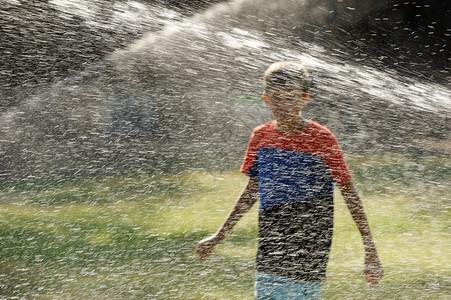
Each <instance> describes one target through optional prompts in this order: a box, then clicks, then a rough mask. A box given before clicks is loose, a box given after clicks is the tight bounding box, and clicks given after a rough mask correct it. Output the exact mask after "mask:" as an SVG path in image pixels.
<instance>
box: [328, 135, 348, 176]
mask: <svg viewBox="0 0 451 300" xmlns="http://www.w3.org/2000/svg"><path fill="white" fill-rule="evenodd" d="M323 158H324V159H325V161H326V163H327V164H328V166H329V169H330V172H331V175H332V177H333V178H334V180H335V182H336V183H337V184H338V185H342V184H344V183H345V182H346V181H348V180H349V179H351V178H352V174H351V172H350V171H349V168H348V166H347V165H346V162H345V160H344V157H343V151H342V150H341V148H340V145H339V144H338V141H337V139H336V138H335V136H334V135H333V134H332V133H331V135H330V137H329V138H328V139H327V143H326V150H325V155H324V157H323Z"/></svg>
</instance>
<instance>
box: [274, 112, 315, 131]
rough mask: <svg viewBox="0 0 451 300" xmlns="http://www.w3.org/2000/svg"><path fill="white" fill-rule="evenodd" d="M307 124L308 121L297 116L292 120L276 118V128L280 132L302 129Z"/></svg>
mask: <svg viewBox="0 0 451 300" xmlns="http://www.w3.org/2000/svg"><path fill="white" fill-rule="evenodd" d="M308 125H309V121H308V120H306V119H304V118H302V117H301V116H299V117H297V118H296V119H292V120H290V119H285V120H277V126H276V129H277V131H278V132H280V133H284V134H288V133H294V132H298V131H301V130H304V129H305V128H306V127H307V126H308Z"/></svg>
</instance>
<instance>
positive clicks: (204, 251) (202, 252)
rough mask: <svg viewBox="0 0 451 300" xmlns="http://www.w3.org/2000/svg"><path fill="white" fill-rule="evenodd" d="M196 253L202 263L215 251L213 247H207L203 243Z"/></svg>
mask: <svg viewBox="0 0 451 300" xmlns="http://www.w3.org/2000/svg"><path fill="white" fill-rule="evenodd" d="M196 253H197V255H199V258H200V260H201V261H203V260H205V258H206V257H207V256H209V255H210V254H212V253H213V250H212V248H211V247H208V246H207V245H204V244H202V243H199V244H198V245H197V247H196Z"/></svg>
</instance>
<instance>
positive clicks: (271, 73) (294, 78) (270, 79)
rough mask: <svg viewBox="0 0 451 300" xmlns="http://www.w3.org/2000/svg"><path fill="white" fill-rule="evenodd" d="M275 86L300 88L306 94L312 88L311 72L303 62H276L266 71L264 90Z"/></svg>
mask: <svg viewBox="0 0 451 300" xmlns="http://www.w3.org/2000/svg"><path fill="white" fill-rule="evenodd" d="M275 88H299V89H301V90H302V91H303V93H304V95H305V94H307V93H308V92H309V88H310V74H309V72H308V70H307V69H306V68H305V66H304V65H303V64H302V63H301V62H298V61H280V62H275V63H273V64H272V65H270V66H269V68H268V69H266V71H265V74H264V76H263V90H264V91H265V92H267V91H268V90H270V89H275Z"/></svg>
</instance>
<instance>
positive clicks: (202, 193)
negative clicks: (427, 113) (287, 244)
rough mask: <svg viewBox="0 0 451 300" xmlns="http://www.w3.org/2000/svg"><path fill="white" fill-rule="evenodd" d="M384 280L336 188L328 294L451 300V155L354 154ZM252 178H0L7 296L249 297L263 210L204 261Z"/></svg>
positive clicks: (0, 246) (0, 254)
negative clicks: (372, 277) (201, 245)
mask: <svg viewBox="0 0 451 300" xmlns="http://www.w3.org/2000/svg"><path fill="white" fill-rule="evenodd" d="M347 160H348V163H349V165H350V168H351V169H352V172H353V174H354V179H355V183H356V186H357V188H358V190H359V191H360V193H361V195H362V198H363V201H364V204H365V208H366V211H367V214H368V218H369V221H370V225H371V227H372V231H373V235H374V237H375V240H376V244H377V246H378V250H379V254H380V256H381V259H382V262H383V264H384V267H385V272H386V276H385V277H384V280H383V282H382V283H381V284H380V286H378V287H376V288H369V287H367V285H366V282H365V278H364V276H363V275H362V274H363V273H362V272H363V250H362V245H361V241H360V237H359V234H358V232H357V230H356V227H355V225H354V224H353V222H352V219H351V217H350V215H349V212H347V210H346V207H345V205H344V202H343V200H342V199H341V197H340V195H339V193H337V194H336V197H335V203H336V210H335V229H334V240H333V245H332V254H331V258H330V261H329V265H328V273H327V274H328V277H327V280H326V281H325V283H324V286H323V291H322V298H323V299H449V295H450V294H451V288H450V287H451V282H450V281H451V267H450V266H451V260H450V258H451V251H450V250H449V249H450V245H451V243H450V242H451V236H450V210H449V205H450V195H451V186H450V184H449V183H450V182H449V178H451V158H449V157H433V156H431V157H422V158H418V157H417V158H413V157H407V156H403V155H378V156H377V157H368V156H359V155H353V156H349V157H347ZM245 183H246V178H245V176H243V175H240V174H239V172H238V171H237V170H230V171H227V172H212V171H185V172H180V173H178V174H149V175H148V176H140V177H137V176H128V177H127V176H123V177H97V178H91V179H83V180H56V179H50V178H48V179H40V180H37V179H35V180H29V181H21V182H11V183H3V184H0V299H21V298H23V299H29V298H33V299H252V298H253V276H254V256H255V251H256V237H257V227H256V219H257V210H256V208H253V209H252V211H251V212H250V213H249V214H248V215H247V216H245V217H244V218H243V219H242V220H241V221H240V222H239V224H238V225H237V227H236V228H235V229H234V230H233V233H232V234H231V235H230V236H228V238H227V239H226V240H225V242H224V243H223V244H222V245H221V246H219V247H218V248H217V249H216V251H215V253H214V255H212V256H211V257H210V258H209V259H208V260H207V261H205V262H200V261H199V260H198V259H197V257H196V256H195V255H194V253H193V251H194V247H195V245H196V242H197V241H198V240H200V239H201V238H203V237H205V236H206V235H208V234H210V233H213V232H214V231H215V230H216V229H217V227H218V226H219V225H220V224H221V223H222V222H223V220H224V218H225V217H226V215H227V213H228V211H229V209H230V208H231V207H232V205H233V203H234V201H235V200H236V197H237V196H238V195H239V193H240V191H241V189H242V188H243V187H244V185H245Z"/></svg>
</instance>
